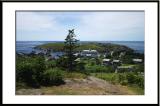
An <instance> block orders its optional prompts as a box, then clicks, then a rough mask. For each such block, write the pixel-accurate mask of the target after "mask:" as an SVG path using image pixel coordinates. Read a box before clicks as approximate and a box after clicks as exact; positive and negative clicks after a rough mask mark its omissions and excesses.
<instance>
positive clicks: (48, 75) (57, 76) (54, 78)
mask: <svg viewBox="0 0 160 106" xmlns="http://www.w3.org/2000/svg"><path fill="white" fill-rule="evenodd" d="M63 83H64V81H63V72H62V71H61V70H59V69H49V70H46V71H45V72H44V73H43V81H42V84H43V85H45V86H49V85H60V84H63Z"/></svg>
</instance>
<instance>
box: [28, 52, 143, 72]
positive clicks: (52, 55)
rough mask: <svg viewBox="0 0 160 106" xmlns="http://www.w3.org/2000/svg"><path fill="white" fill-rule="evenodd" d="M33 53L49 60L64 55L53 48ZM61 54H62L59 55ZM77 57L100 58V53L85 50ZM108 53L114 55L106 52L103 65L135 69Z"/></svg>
mask: <svg viewBox="0 0 160 106" xmlns="http://www.w3.org/2000/svg"><path fill="white" fill-rule="evenodd" d="M31 54H38V55H45V56H46V61H48V60H53V59H57V58H58V57H60V56H61V55H63V53H57V54H55V53H52V52H51V50H45V49H44V50H40V51H37V52H36V53H35V52H34V53H31ZM59 55H60V56H59ZM74 55H75V56H76V57H79V56H80V57H87V58H98V57H100V54H99V53H98V51H97V50H91V49H89V50H83V51H82V52H79V53H75V54H74ZM108 55H110V56H112V55H113V51H111V52H106V53H105V54H104V56H103V57H104V58H103V60H102V65H104V66H115V67H116V71H115V72H120V71H121V70H124V69H127V70H129V71H132V69H133V66H121V64H122V61H121V60H118V59H109V58H106V57H107V56H108ZM124 55H125V53H124V52H121V53H120V55H119V57H122V56H124ZM75 61H80V58H77V59H76V60H75ZM132 61H133V62H134V63H142V62H143V60H142V59H137V58H135V59H132Z"/></svg>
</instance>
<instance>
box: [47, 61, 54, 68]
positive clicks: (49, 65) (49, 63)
mask: <svg viewBox="0 0 160 106" xmlns="http://www.w3.org/2000/svg"><path fill="white" fill-rule="evenodd" d="M54 67H56V62H55V60H52V61H47V62H46V68H47V69H50V68H54Z"/></svg>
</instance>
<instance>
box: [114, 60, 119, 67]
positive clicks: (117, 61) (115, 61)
mask: <svg viewBox="0 0 160 106" xmlns="http://www.w3.org/2000/svg"><path fill="white" fill-rule="evenodd" d="M112 65H115V66H119V65H121V61H120V60H113V61H112Z"/></svg>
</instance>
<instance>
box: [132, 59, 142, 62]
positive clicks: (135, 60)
mask: <svg viewBox="0 0 160 106" xmlns="http://www.w3.org/2000/svg"><path fill="white" fill-rule="evenodd" d="M133 61H134V62H142V59H133Z"/></svg>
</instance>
